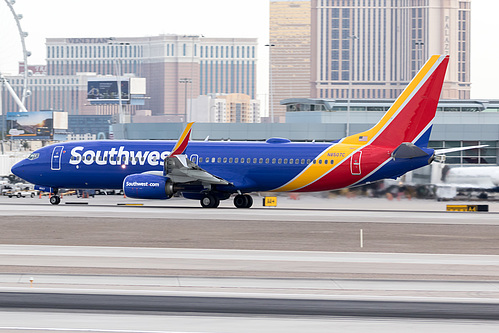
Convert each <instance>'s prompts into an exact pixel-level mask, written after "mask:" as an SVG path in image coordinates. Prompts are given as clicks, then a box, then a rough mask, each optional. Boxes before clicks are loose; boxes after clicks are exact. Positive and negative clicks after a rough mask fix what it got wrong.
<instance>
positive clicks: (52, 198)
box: [49, 188, 61, 205]
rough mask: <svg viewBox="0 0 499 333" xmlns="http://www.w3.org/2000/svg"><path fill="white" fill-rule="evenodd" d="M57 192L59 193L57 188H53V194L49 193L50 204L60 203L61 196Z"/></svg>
mask: <svg viewBox="0 0 499 333" xmlns="http://www.w3.org/2000/svg"><path fill="white" fill-rule="evenodd" d="M58 193H59V189H58V188H54V192H53V195H51V196H50V198H49V201H50V203H51V204H52V205H58V204H60V203H61V197H60V196H58Z"/></svg>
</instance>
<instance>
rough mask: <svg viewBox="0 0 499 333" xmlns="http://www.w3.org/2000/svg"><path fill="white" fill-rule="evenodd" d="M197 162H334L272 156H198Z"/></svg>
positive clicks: (332, 162) (331, 161)
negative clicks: (264, 157)
mask: <svg viewBox="0 0 499 333" xmlns="http://www.w3.org/2000/svg"><path fill="white" fill-rule="evenodd" d="M199 163H236V164H251V163H252V164H299V165H300V164H301V165H305V164H310V163H312V164H317V163H318V164H329V163H330V164H331V165H332V164H334V160H326V159H324V160H323V159H319V160H315V159H314V160H311V159H307V160H305V159H304V158H302V159H299V158H296V159H292V158H290V159H287V158H284V159H283V158H273V159H272V160H271V159H270V158H266V159H265V160H264V159H263V158H256V157H254V158H249V157H247V158H244V157H242V158H238V157H234V158H233V157H229V158H227V157H223V158H222V157H218V158H216V157H211V158H210V157H204V158H203V157H200V158H199Z"/></svg>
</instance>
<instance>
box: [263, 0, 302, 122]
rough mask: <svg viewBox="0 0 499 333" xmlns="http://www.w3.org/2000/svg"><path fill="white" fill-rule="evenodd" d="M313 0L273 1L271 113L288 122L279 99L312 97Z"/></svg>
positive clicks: (281, 120)
mask: <svg viewBox="0 0 499 333" xmlns="http://www.w3.org/2000/svg"><path fill="white" fill-rule="evenodd" d="M310 4H311V2H310V0H291V1H290V0H271V1H270V43H269V47H270V50H269V51H270V71H271V73H270V74H271V75H270V83H269V84H270V89H269V90H270V91H269V93H270V94H271V95H270V96H269V103H270V115H272V113H273V115H274V121H275V122H284V121H285V112H286V107H285V106H283V105H280V103H279V102H280V101H281V100H284V99H288V98H294V97H309V96H310V38H311V35H310Z"/></svg>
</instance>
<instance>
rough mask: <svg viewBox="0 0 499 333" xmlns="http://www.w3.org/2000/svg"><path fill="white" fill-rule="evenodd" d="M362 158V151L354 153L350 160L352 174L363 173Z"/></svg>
mask: <svg viewBox="0 0 499 333" xmlns="http://www.w3.org/2000/svg"><path fill="white" fill-rule="evenodd" d="M361 158H362V151H358V152H356V153H354V154H353V155H352V157H351V160H350V171H351V172H352V175H355V176H358V175H360V174H361V169H360V161H361Z"/></svg>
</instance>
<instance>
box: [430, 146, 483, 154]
mask: <svg viewBox="0 0 499 333" xmlns="http://www.w3.org/2000/svg"><path fill="white" fill-rule="evenodd" d="M483 147H488V145H480V146H469V147H456V148H446V149H436V150H435V155H445V154H448V153H453V152H456V151H463V150H468V149H478V148H483Z"/></svg>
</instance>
